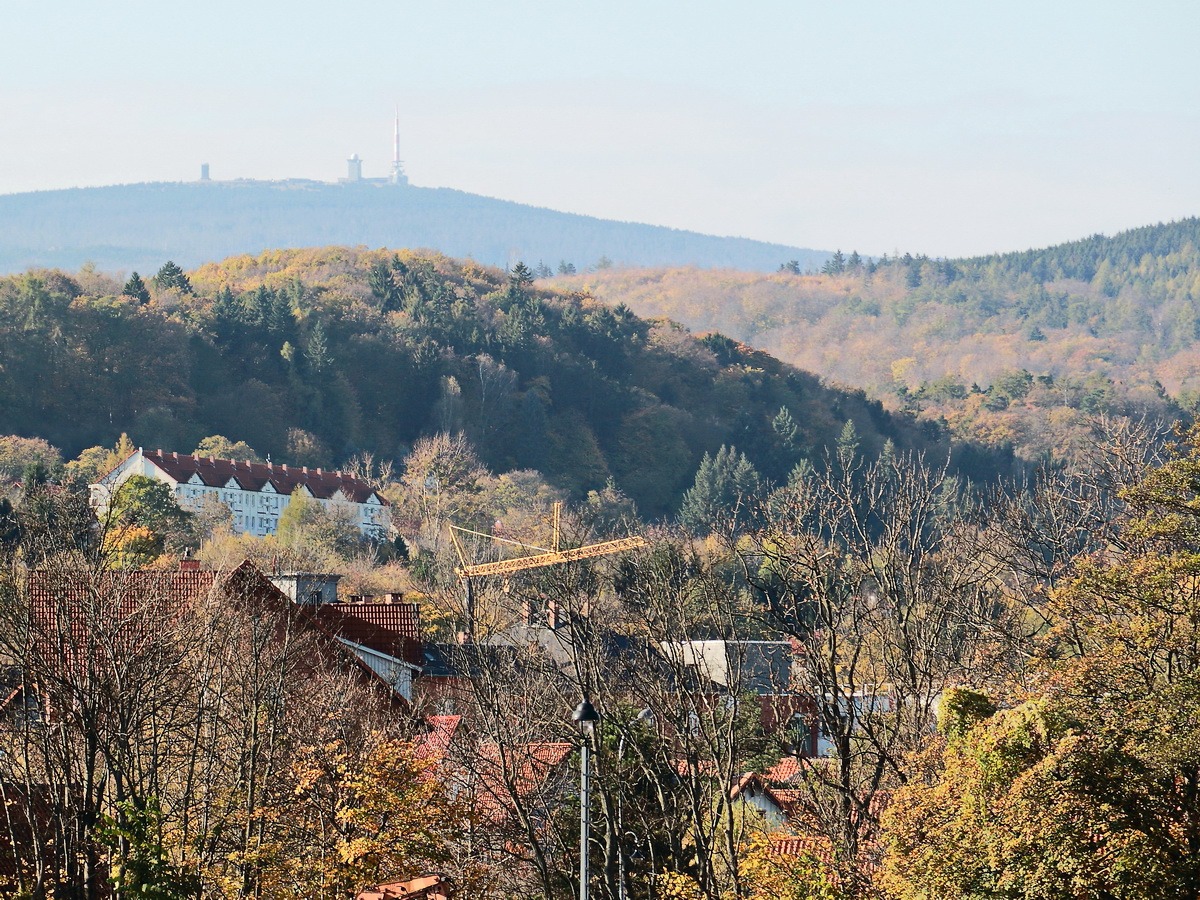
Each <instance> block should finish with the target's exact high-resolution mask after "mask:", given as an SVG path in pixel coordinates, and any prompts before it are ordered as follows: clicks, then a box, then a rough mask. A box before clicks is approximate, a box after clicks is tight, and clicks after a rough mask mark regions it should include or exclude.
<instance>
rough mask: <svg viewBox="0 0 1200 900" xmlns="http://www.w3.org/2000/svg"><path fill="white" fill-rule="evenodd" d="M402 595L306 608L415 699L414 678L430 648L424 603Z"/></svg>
mask: <svg viewBox="0 0 1200 900" xmlns="http://www.w3.org/2000/svg"><path fill="white" fill-rule="evenodd" d="M399 596H400V595H398V594H388V595H385V597H384V599H383V600H382V601H376V600H375V599H374V598H364V599H356V600H350V601H347V602H338V603H321V604H317V605H312V606H306V607H305V613H306V614H307V615H308V616H309V617H310V618H311V619H312V620H313V621H314V622H316V623H317V624H319V625H320V626H322V627H323V628H324V629H325V630H326V631H328V632H329V633H330V634H332V635H333V636H334V637H335V638H337V640H338V641H340V642H341V643H342V644H343V645H345V646H346V647H348V648H349V649H350V650H352V651H353V652H354V654H355V656H357V657H358V659H359V661H360V662H361V663H362V664H363V665H365V666H367V667H368V668H370V669H371V671H372V672H374V673H375V674H376V675H377V676H378V677H379V678H380V679H381V680H383V681H384V682H386V683H387V684H388V685H390V686H391V688H392V690H393V691H395V693H396V694H397V695H398V696H400V697H403V698H404V699H405V700H406V701H408V702H410V703H411V702H412V699H413V683H414V681H415V680H416V678H417V676H418V675H420V674H421V669H422V667H423V665H424V662H425V651H424V648H423V646H422V641H421V620H420V610H421V608H420V606H419V605H418V604H416V603H404V602H403V601H401V600H400V599H399Z"/></svg>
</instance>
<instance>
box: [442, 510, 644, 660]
mask: <svg viewBox="0 0 1200 900" xmlns="http://www.w3.org/2000/svg"><path fill="white" fill-rule="evenodd" d="M561 517H562V504H561V503H555V504H554V538H553V544H552V545H551V547H550V548H549V549H547V548H545V547H535V546H534V545H533V544H525V543H522V542H520V541H510V540H508V539H507V538H502V537H496V536H495V535H493V534H484V533H483V532H480V531H472V530H471V529H469V528H459V527H458V526H457V525H451V526H450V540H451V542H452V543H453V544H454V549H455V551H456V552H457V553H458V561H459V563H460V565H459V566H458V567H457V568H456V569H455V570H454V574H455V575H457V576H458V577H459V578H461V579H462V580H463V584H464V586H465V587H466V592H467V627H468V629H469V630H470V635H469V636H470V637H471V638H472V639H473V638H474V631H475V603H474V591H473V590H472V588H471V579H472V578H480V577H483V576H485V575H511V574H512V573H513V572H523V571H524V570H526V569H540V568H543V567H545V566H556V565H558V564H560V563H567V562H575V561H576V560H580V559H591V558H593V557H596V556H607V555H608V554H610V553H620V552H621V551H622V550H636V549H637V548H638V547H644V546H646V541H645V540H643V539H642V538H640V537H627V538H618V539H617V540H615V541H603V542H601V543H599V544H585V545H584V546H582V547H572V548H571V549H569V550H560V549H559V546H558V544H559V522H560V520H561ZM456 532H457V533H460V534H471V535H475V536H477V537H482V538H487V539H488V540H492V541H499V542H501V543H504V544H513V545H514V546H517V547H521V548H522V549H524V550H536V551H537V552H536V553H533V554H530V555H527V556H515V557H512V558H511V559H502V560H499V561H497V562H490V563H476V564H474V565H468V563H467V555H466V553H465V552H464V551H463V546H462V542H461V541H459V539H458V534H456Z"/></svg>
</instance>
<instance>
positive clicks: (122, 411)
mask: <svg viewBox="0 0 1200 900" xmlns="http://www.w3.org/2000/svg"><path fill="white" fill-rule="evenodd" d="M145 282H146V283H145V284H134V285H122V283H121V282H119V281H114V280H112V279H110V278H108V277H107V276H104V275H100V274H97V273H96V272H94V271H92V270H90V269H84V270H81V271H80V272H78V273H76V274H75V275H67V274H63V273H61V272H47V271H39V272H31V273H25V274H22V275H17V276H11V277H8V278H4V279H0V360H3V364H2V365H0V434H3V433H12V434H21V435H25V436H37V437H43V438H46V439H47V440H49V441H50V442H51V443H53V444H55V445H57V446H58V447H60V448H61V449H63V450H64V451H66V452H67V454H68V455H71V454H74V453H76V452H78V451H79V450H80V449H82V448H84V447H87V446H91V445H96V444H105V445H108V444H111V443H112V442H113V441H114V440H115V438H116V437H117V436H118V435H119V434H120V433H121V432H123V431H124V432H128V433H129V435H130V437H131V438H132V439H133V441H134V443H135V444H141V445H144V446H147V447H162V448H164V449H169V450H170V449H178V450H182V451H184V452H190V450H191V448H193V447H195V446H196V444H197V442H198V440H199V439H200V438H202V437H204V436H207V435H213V434H221V435H225V436H227V437H229V438H230V439H232V440H242V441H246V442H248V443H249V444H250V445H251V446H252V447H254V448H256V449H257V450H258V451H259V452H260V453H270V454H271V455H272V458H273V459H275V460H276V461H278V462H294V463H297V464H299V463H304V464H308V465H326V466H330V465H337V464H340V463H341V462H343V461H345V460H346V459H347V458H348V457H349V456H350V455H351V454H353V453H354V452H356V451H358V450H370V451H373V452H374V453H375V454H376V455H377V458H384V459H392V458H399V457H401V456H402V455H403V454H404V452H405V451H406V449H407V448H408V447H409V446H411V444H412V443H413V442H414V441H415V440H416V439H417V438H418V437H419V436H420V435H422V434H427V433H430V432H434V431H441V430H447V431H452V432H453V431H462V432H464V433H465V434H466V435H467V436H468V437H469V438H470V439H471V441H472V442H473V443H474V445H475V446H476V447H477V449H478V451H479V452H480V454H481V455H482V457H483V458H484V461H485V462H487V463H488V464H489V465H490V466H491V467H492V468H493V469H494V470H496V471H504V470H509V469H513V468H534V469H539V470H542V471H544V472H545V473H547V475H548V476H549V477H550V478H551V479H552V480H553V481H554V482H555V483H557V484H558V485H560V486H562V487H564V488H566V489H567V490H569V491H571V492H572V493H573V494H574V495H575V496H578V495H579V494H580V493H581V492H583V491H586V490H589V489H597V488H602V487H603V486H604V485H605V484H606V482H607V481H608V479H610V478H612V479H614V480H615V482H616V484H617V485H618V486H619V487H620V488H622V489H623V490H624V491H625V492H626V493H627V494H629V495H630V496H631V497H632V498H633V499H635V500H636V501H637V503H638V504H639V506H640V508H641V510H642V512H643V513H645V514H646V515H649V516H658V515H662V514H664V513H667V512H669V511H670V510H672V509H673V508H674V505H675V503H676V502H677V500H678V498H679V496H680V494H681V493H682V491H683V490H684V489H685V488H687V487H688V486H690V484H691V482H692V479H693V476H694V474H695V472H696V470H697V467H698V465H699V462H700V460H701V457H702V456H703V454H704V453H706V452H710V453H715V452H716V451H717V450H718V449H719V448H720V447H721V446H722V445H725V444H728V445H735V446H736V447H737V448H738V450H740V451H742V452H744V453H745V454H746V455H747V456H748V457H749V459H750V460H751V461H752V462H753V464H754V465H755V466H756V467H757V468H758V470H759V471H760V472H761V473H762V474H764V475H766V476H768V477H770V478H772V479H774V480H777V481H779V480H782V479H783V478H785V477H786V475H787V473H788V472H789V471H790V469H791V468H792V466H794V465H795V464H796V462H798V461H799V460H800V459H801V458H804V457H814V458H815V457H819V456H821V455H823V454H824V452H825V450H826V448H828V447H831V446H832V445H834V444H835V443H836V442H837V441H838V440H839V438H841V439H842V440H843V441H845V440H846V433H847V431H848V429H847V428H846V424H847V423H848V422H853V428H852V429H849V431H851V432H856V433H857V440H858V441H859V448H860V450H861V452H863V453H865V454H875V453H878V452H880V450H881V449H882V448H883V445H884V443H885V441H886V440H887V439H889V438H890V439H892V440H893V441H894V442H895V444H896V446H897V447H898V448H899V449H906V448H909V449H916V450H922V451H925V452H927V454H928V455H929V457H930V458H932V459H936V458H938V457H941V458H944V457H945V454H946V453H947V452H948V450H949V442H948V440H947V439H946V436H945V433H944V431H942V430H940V429H938V428H937V427H934V426H932V425H930V424H925V425H918V424H917V423H916V422H915V421H913V420H912V418H911V417H907V416H904V415H899V416H897V415H892V414H889V413H887V412H885V411H884V409H883V408H882V406H881V405H880V404H879V403H878V402H872V401H869V400H868V399H867V398H866V397H865V396H864V395H863V394H862V393H861V392H846V391H840V390H835V389H833V388H830V387H826V386H824V385H822V383H821V382H820V380H819V379H818V378H816V377H815V376H813V375H811V374H808V373H805V372H802V371H799V370H797V369H794V368H792V367H790V366H787V365H784V364H782V363H780V362H778V361H777V360H775V359H772V358H771V357H769V356H767V355H766V354H765V353H762V352H758V351H754V350H751V349H750V348H748V347H746V346H744V345H740V344H738V343H736V342H734V341H732V340H730V339H728V338H724V337H721V336H719V335H711V336H708V337H702V338H695V337H693V336H691V335H690V334H689V333H688V332H686V331H685V330H684V329H683V328H682V327H680V326H677V325H674V324H672V323H670V322H667V321H662V320H660V321H650V320H646V319H641V318H638V317H637V316H635V315H634V314H633V313H632V312H630V311H629V310H628V309H627V308H625V307H620V306H618V307H616V308H613V307H609V306H607V305H605V304H602V303H600V302H597V301H594V300H591V299H590V298H587V297H585V296H582V295H579V294H572V293H568V292H563V291H552V290H545V289H542V288H540V287H538V286H537V285H535V284H532V283H531V282H530V281H529V279H528V278H527V277H526V276H525V275H524V273H518V274H517V275H515V276H511V277H510V276H509V275H508V274H506V273H505V272H503V271H501V270H498V269H489V268H484V267H481V266H479V265H478V264H475V263H472V262H465V263H462V262H456V261H454V260H451V259H449V258H447V257H444V256H440V255H423V254H418V253H410V252H401V253H399V254H396V255H393V254H391V253H387V252H382V251H365V250H352V249H345V248H336V247H332V248H324V249H320V250H303V251H275V252H271V253H267V254H263V255H261V256H258V257H250V256H241V257H234V258H231V259H228V260H225V261H224V262H222V263H219V264H213V265H208V266H205V267H203V268H201V269H199V270H197V271H194V272H193V273H191V275H190V278H189V277H188V276H186V275H184V274H183V273H182V272H180V271H178V270H177V269H176V270H174V271H171V270H170V269H169V267H164V270H163V271H162V272H161V273H160V277H159V278H158V283H157V284H155V283H153V282H152V281H151V279H150V278H147V279H145ZM123 290H124V291H126V292H127V293H123ZM956 462H957V463H958V464H959V465H960V467H961V468H960V470H961V471H963V472H965V473H966V474H968V475H970V476H973V477H977V478H987V477H991V476H994V475H995V474H996V473H997V472H998V471H1001V470H1003V468H1004V467H1005V466H1006V465H1008V464H1011V459H1006V458H1004V456H1003V455H1002V454H997V455H994V456H987V455H978V454H976V455H972V454H970V453H964V452H962V451H960V452H959V455H958V456H957V457H956Z"/></svg>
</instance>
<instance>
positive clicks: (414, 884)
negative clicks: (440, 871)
mask: <svg viewBox="0 0 1200 900" xmlns="http://www.w3.org/2000/svg"><path fill="white" fill-rule="evenodd" d="M453 892H454V890H453V887H452V886H451V884H450V881H449V879H448V878H446V876H445V875H425V876H423V877H421V878H414V879H413V880H412V881H393V882H391V883H389V884H380V885H377V886H376V887H373V888H370V889H368V890H365V891H359V892H358V894H356V895H355V900H418V898H422V900H423V898H426V897H428V898H433V897H449V896H450V895H451V894H453Z"/></svg>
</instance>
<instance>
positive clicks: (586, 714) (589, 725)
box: [571, 697, 600, 735]
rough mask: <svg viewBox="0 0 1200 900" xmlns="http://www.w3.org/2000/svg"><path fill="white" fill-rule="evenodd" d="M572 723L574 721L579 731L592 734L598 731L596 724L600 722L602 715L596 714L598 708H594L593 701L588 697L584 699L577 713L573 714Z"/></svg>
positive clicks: (576, 710) (576, 709)
mask: <svg viewBox="0 0 1200 900" xmlns="http://www.w3.org/2000/svg"><path fill="white" fill-rule="evenodd" d="M571 721H573V722H574V723H575V724H576V725H577V726H579V730H580V731H581V732H583V733H584V734H589V735H590V734H591V733H592V732H593V731H595V730H596V724H597V723H598V722H599V721H600V714H599V713H598V712H596V707H594V706H592V701H590V700H589V699H588V698H587V697H584V698H583V702H581V703H580V704H579V705H578V706H577V707H575V712H573V713H571Z"/></svg>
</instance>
